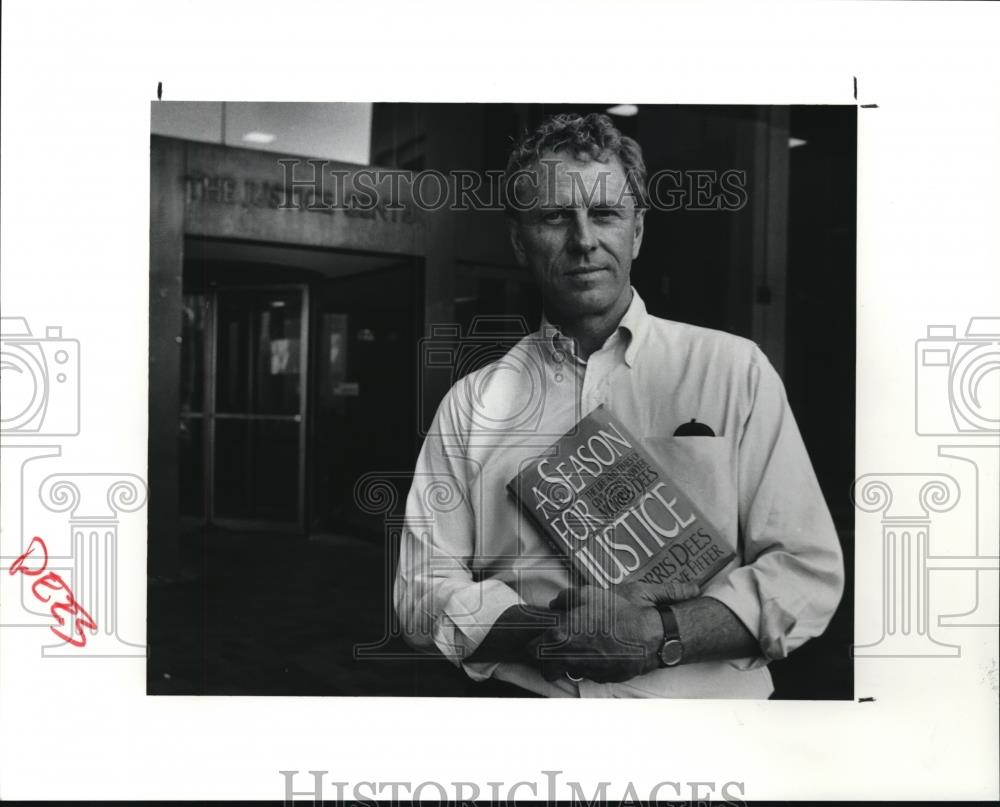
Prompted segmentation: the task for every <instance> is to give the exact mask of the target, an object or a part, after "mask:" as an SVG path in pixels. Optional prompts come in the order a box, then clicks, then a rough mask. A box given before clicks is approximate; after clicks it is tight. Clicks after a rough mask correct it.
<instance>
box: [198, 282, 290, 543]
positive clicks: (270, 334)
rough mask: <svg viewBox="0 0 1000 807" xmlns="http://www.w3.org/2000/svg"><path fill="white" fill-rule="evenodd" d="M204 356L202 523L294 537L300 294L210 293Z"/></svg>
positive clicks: (270, 290) (228, 289)
mask: <svg viewBox="0 0 1000 807" xmlns="http://www.w3.org/2000/svg"><path fill="white" fill-rule="evenodd" d="M211 309H212V314H213V316H212V328H211V331H210V333H211V342H212V344H211V345H210V347H209V351H208V355H209V357H210V360H211V371H210V372H209V374H208V379H209V382H210V383H209V384H208V385H207V387H208V392H209V400H208V402H207V403H208V406H207V413H208V452H207V453H208V465H209V468H208V480H209V484H208V499H209V508H208V510H209V520H210V521H211V522H213V523H216V524H219V525H222V526H229V527H240V528H253V529H288V530H293V531H296V532H300V531H302V529H303V526H304V511H305V461H304V459H305V415H306V409H305V407H306V400H307V394H306V393H307V391H306V367H307V366H308V364H307V356H306V350H307V344H308V332H309V330H308V329H309V323H308V299H307V290H306V287H305V286H270V287H263V286H261V287H237V286H220V287H217V288H216V289H215V290H214V292H213V294H212V305H211Z"/></svg>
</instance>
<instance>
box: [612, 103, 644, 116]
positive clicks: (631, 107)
mask: <svg viewBox="0 0 1000 807" xmlns="http://www.w3.org/2000/svg"><path fill="white" fill-rule="evenodd" d="M608 113H609V114H611V115H617V116H618V117H620V118H631V117H632V116H633V115H638V114H639V107H637V106H636V105H635V104H615V105H614V106H609V107H608Z"/></svg>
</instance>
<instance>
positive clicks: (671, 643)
mask: <svg viewBox="0 0 1000 807" xmlns="http://www.w3.org/2000/svg"><path fill="white" fill-rule="evenodd" d="M683 652H684V648H683V647H682V645H681V643H680V641H679V640H677V639H669V640H668V641H666V642H664V643H663V647H661V648H660V661H661V662H663V664H664V666H666V667H673V666H674V665H675V664H678V663H680V660H681V655H682V654H683Z"/></svg>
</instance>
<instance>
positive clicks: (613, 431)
mask: <svg viewBox="0 0 1000 807" xmlns="http://www.w3.org/2000/svg"><path fill="white" fill-rule="evenodd" d="M688 439H692V440H697V439H708V438H699V437H692V438H688ZM507 489H508V490H509V491H510V493H511V494H512V495H513V496H514V498H515V500H516V501H517V502H518V504H519V505H520V507H521V509H522V510H523V511H524V513H526V514H527V515H528V516H529V517H530V518H531V520H532V521H533V522H534V523H535V524H537V525H538V527H539V528H540V529H541V530H542V532H543V533H544V534H545V536H546V537H547V538H548V540H549V543H550V544H552V546H553V547H554V548H555V550H556V551H557V552H558V553H560V554H561V555H563V556H564V557H565V559H566V560H567V561H568V563H569V566H570V567H571V568H572V569H574V570H575V571H576V572H577V574H579V576H580V577H581V578H582V579H583V581H585V582H587V583H590V584H592V585H596V586H600V587H601V588H608V587H610V586H612V585H618V584H620V583H625V582H628V583H632V582H637V581H641V582H645V583H665V582H675V581H676V582H695V583H697V584H698V585H699V586H702V585H703V584H704V583H705V581H707V580H708V579H709V578H711V577H712V575H714V574H715V573H716V572H718V571H720V570H721V569H722V568H723V567H724V566H726V564H728V563H729V562H730V561H731V560H732V559H733V558H734V557H735V553H734V552H733V551H732V550H731V549H729V547H727V545H726V543H725V542H724V541H723V540H722V538H721V536H720V535H719V533H718V531H717V530H716V529H715V528H714V527H712V525H711V524H709V522H708V520H707V519H706V518H705V516H704V515H703V514H702V512H701V511H700V510H699V509H698V507H697V506H696V505H695V503H694V502H693V501H692V500H691V499H690V498H689V497H688V495H687V494H686V493H685V492H684V491H683V490H681V488H680V487H679V486H678V485H677V484H676V483H675V482H673V480H671V478H670V476H669V475H668V474H667V473H666V471H665V470H664V469H663V468H662V467H660V465H659V464H658V463H657V462H656V461H655V460H654V459H653V458H652V457H651V456H650V455H649V453H648V452H647V451H646V450H645V449H644V448H643V447H642V445H641V444H640V443H639V441H638V440H636V439H635V438H634V437H633V436H632V435H631V434H630V433H629V432H628V430H627V429H626V428H625V426H624V425H622V423H621V422H620V421H619V420H618V419H617V418H616V417H615V416H614V415H612V414H611V412H609V411H608V410H607V409H605V408H604V407H603V406H599V407H598V408H597V409H595V410H594V411H593V412H591V413H590V414H588V415H587V416H586V417H584V418H583V419H582V420H581V421H580V422H579V423H577V424H576V426H575V427H574V428H573V429H571V430H570V431H569V432H568V433H567V434H565V435H564V436H563V437H561V438H560V439H559V440H557V441H556V443H555V444H554V445H553V446H552V447H551V448H550V449H549V450H548V451H547V452H546V453H545V454H543V455H542V456H540V457H537V458H535V459H534V460H532V461H531V463H530V464H528V465H527V467H525V468H524V469H523V470H522V471H521V472H520V473H519V474H518V475H517V476H516V477H514V479H512V480H511V481H510V482H509V483H508V485H507Z"/></svg>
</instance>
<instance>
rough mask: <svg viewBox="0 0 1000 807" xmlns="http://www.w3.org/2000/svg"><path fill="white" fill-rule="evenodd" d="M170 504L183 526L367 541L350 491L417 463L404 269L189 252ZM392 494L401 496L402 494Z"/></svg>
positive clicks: (392, 263) (376, 260)
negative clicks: (174, 501) (176, 461)
mask: <svg viewBox="0 0 1000 807" xmlns="http://www.w3.org/2000/svg"><path fill="white" fill-rule="evenodd" d="M187 256H188V257H187V259H186V261H185V273H184V295H183V309H182V310H183V323H182V333H181V346H182V358H181V378H182V381H181V413H180V414H181V417H180V445H179V450H180V475H179V483H180V505H181V513H182V514H183V515H184V516H185V518H187V519H188V520H193V521H194V522H196V523H202V524H211V525H214V526H218V527H224V528H234V529H259V530H267V531H272V532H290V533H309V534H323V533H327V534H329V533H333V534H350V535H361V534H364V533H366V532H376V531H380V528H381V524H380V523H374V522H373V523H372V524H366V523H361V522H363V521H364V516H363V515H362V514H360V511H359V510H358V508H357V507H355V506H354V502H353V495H354V486H355V483H356V481H357V479H358V478H359V477H360V476H361V475H362V474H364V473H366V472H370V471H384V472H386V475H387V476H388V477H390V478H397V477H398V475H399V472H401V471H404V470H407V469H412V463H413V460H414V458H415V456H416V450H417V445H416V437H415V432H414V424H415V422H416V415H417V404H416V394H417V384H416V381H417V379H416V372H417V371H418V369H419V368H418V366H417V365H416V364H415V361H414V357H415V356H416V355H417V339H418V337H419V334H420V329H421V327H422V317H420V316H419V306H420V303H421V300H420V283H421V282H422V278H421V277H420V272H419V268H418V267H417V266H416V264H415V263H414V261H413V260H412V259H400V258H396V257H380V256H376V255H351V254H341V253H332V252H328V251H327V252H319V251H311V250H309V251H305V250H298V249H291V248H284V247H275V246H262V245H248V244H238V243H232V242H230V243H227V242H208V241H201V240H194V239H192V240H191V241H189V242H188V250H187ZM402 493H404V494H405V491H402Z"/></svg>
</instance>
